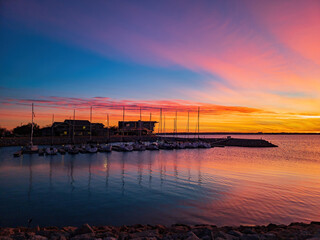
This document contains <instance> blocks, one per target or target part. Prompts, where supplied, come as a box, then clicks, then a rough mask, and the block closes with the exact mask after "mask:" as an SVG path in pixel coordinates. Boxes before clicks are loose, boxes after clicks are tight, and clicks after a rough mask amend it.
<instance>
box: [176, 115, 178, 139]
mask: <svg viewBox="0 0 320 240" xmlns="http://www.w3.org/2000/svg"><path fill="white" fill-rule="evenodd" d="M177 134H178V111H177V110H176V135H177Z"/></svg>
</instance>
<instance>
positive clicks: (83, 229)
mask: <svg viewBox="0 0 320 240" xmlns="http://www.w3.org/2000/svg"><path fill="white" fill-rule="evenodd" d="M85 233H94V230H93V229H92V227H90V225H89V224H87V223H86V224H83V225H82V226H81V227H79V228H77V229H76V230H75V232H74V234H75V235H79V234H85Z"/></svg>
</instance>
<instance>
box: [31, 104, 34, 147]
mask: <svg viewBox="0 0 320 240" xmlns="http://www.w3.org/2000/svg"><path fill="white" fill-rule="evenodd" d="M31 108H32V117H31V118H32V120H31V139H30V144H31V146H33V117H34V112H33V103H32V105H31Z"/></svg>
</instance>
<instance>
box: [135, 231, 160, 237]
mask: <svg viewBox="0 0 320 240" xmlns="http://www.w3.org/2000/svg"><path fill="white" fill-rule="evenodd" d="M158 235H159V232H158V229H155V230H147V231H143V232H136V233H132V234H130V237H131V238H139V237H157V236H158Z"/></svg>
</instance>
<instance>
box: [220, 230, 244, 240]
mask: <svg viewBox="0 0 320 240" xmlns="http://www.w3.org/2000/svg"><path fill="white" fill-rule="evenodd" d="M216 238H221V239H227V240H234V239H239V238H237V237H235V236H232V235H230V234H227V233H225V232H222V231H219V232H216V233H215V234H214V239H216Z"/></svg>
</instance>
